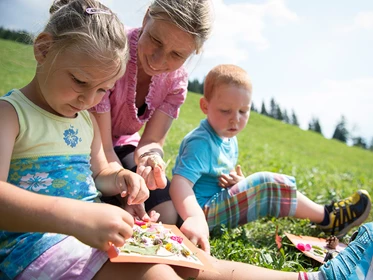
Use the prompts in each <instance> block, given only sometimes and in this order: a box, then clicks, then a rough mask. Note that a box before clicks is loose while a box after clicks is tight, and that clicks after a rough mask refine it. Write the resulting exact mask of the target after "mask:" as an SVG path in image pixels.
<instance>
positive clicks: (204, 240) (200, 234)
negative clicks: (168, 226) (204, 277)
mask: <svg viewBox="0 0 373 280" xmlns="http://www.w3.org/2000/svg"><path fill="white" fill-rule="evenodd" d="M180 230H181V232H182V233H184V234H185V236H186V237H187V238H188V239H189V240H190V241H191V242H192V243H193V244H195V245H197V246H200V247H201V249H202V250H203V251H205V252H206V253H208V254H210V243H209V236H210V232H209V228H208V225H207V222H206V219H205V217H204V216H201V217H200V216H195V217H189V218H187V219H186V220H185V221H184V223H183V224H182V226H181V227H180Z"/></svg>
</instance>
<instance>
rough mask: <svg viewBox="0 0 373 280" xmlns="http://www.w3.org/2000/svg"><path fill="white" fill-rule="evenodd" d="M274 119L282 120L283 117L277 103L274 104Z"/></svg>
mask: <svg viewBox="0 0 373 280" xmlns="http://www.w3.org/2000/svg"><path fill="white" fill-rule="evenodd" d="M275 119H277V120H280V121H282V120H283V119H284V117H283V115H282V112H281V109H280V106H279V105H278V104H277V105H276V115H275Z"/></svg>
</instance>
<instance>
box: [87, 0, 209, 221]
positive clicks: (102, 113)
mask: <svg viewBox="0 0 373 280" xmlns="http://www.w3.org/2000/svg"><path fill="white" fill-rule="evenodd" d="M212 21H213V20H212V7H211V1H210V0H185V1H175V0H152V1H150V5H149V8H148V10H147V12H146V14H145V15H144V19H143V23H142V26H141V27H139V28H128V29H127V36H128V41H129V46H130V59H129V62H128V66H127V70H126V73H125V74H124V75H123V77H122V78H121V79H120V80H118V82H117V83H116V85H115V87H114V88H113V89H112V90H111V91H110V94H108V95H105V97H104V98H103V99H102V101H101V102H100V103H99V104H98V105H97V106H96V107H94V108H93V109H92V111H93V112H94V115H95V117H96V119H97V122H98V124H99V127H100V131H101V132H102V135H101V136H102V142H103V146H104V151H105V154H106V157H107V159H108V161H109V162H110V163H111V164H113V165H114V166H116V167H117V168H121V167H122V166H123V167H124V168H127V169H130V170H132V171H135V172H136V171H137V172H138V174H141V176H142V177H143V178H144V179H145V181H146V184H147V186H148V188H149V189H150V190H151V191H150V197H149V199H148V200H147V201H146V202H145V206H146V210H147V211H148V212H149V211H151V210H155V211H156V212H158V213H160V220H161V221H162V222H164V223H168V224H175V223H176V219H177V213H176V211H175V209H174V207H173V204H172V201H171V198H170V196H169V193H168V192H169V182H168V181H166V175H165V172H164V170H163V169H161V168H158V167H156V166H154V161H153V160H152V158H153V159H156V160H157V162H160V163H161V165H164V162H163V159H162V158H163V149H162V146H163V144H164V142H165V139H166V135H167V132H168V130H169V128H170V126H171V124H172V121H173V119H175V118H176V117H177V116H178V114H179V109H180V106H181V105H182V104H183V103H184V101H185V98H186V94H187V86H188V73H187V72H186V70H185V69H184V67H183V65H184V62H185V61H186V60H187V59H188V58H189V57H190V56H192V55H193V54H194V53H197V54H198V53H200V52H201V51H202V47H203V44H204V42H205V41H206V40H207V39H208V37H209V35H210V32H211V28H212ZM143 126H145V128H144V131H143V133H142V135H141V138H140V135H139V133H138V131H139V130H140V129H141V128H142V127H143ZM105 199H106V198H105ZM111 201H113V203H115V202H118V201H116V200H115V199H114V200H111ZM125 207H126V209H127V210H129V209H128V207H127V205H125ZM132 208H133V207H132ZM141 210H142V209H137V212H136V213H137V215H138V216H139V217H144V215H145V212H143V211H142V212H141ZM139 211H140V212H139ZM150 213H151V214H155V212H150ZM151 217H152V218H153V220H156V219H157V218H158V216H155V217H154V216H152V215H151Z"/></svg>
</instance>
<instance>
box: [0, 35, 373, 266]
mask: <svg viewBox="0 0 373 280" xmlns="http://www.w3.org/2000/svg"><path fill="white" fill-rule="evenodd" d="M34 71H35V61H34V59H33V49H32V47H31V46H27V45H23V44H18V43H14V42H12V41H5V40H0V95H2V94H5V93H6V92H7V91H9V90H10V89H12V88H19V87H22V86H24V85H26V84H27V83H28V82H29V81H30V80H31V79H32V78H33V75H34ZM200 98H201V95H200V94H196V93H192V92H189V93H188V97H187V100H186V102H185V104H184V105H183V106H182V108H181V112H180V116H179V118H178V119H177V120H175V121H174V123H173V125H172V127H171V130H170V132H169V134H168V137H167V140H166V144H165V147H164V149H165V160H166V161H167V160H168V159H170V160H171V163H170V164H169V167H168V169H167V173H168V176H169V177H170V178H171V170H172V166H173V165H174V162H175V158H176V156H177V153H178V149H179V145H180V142H181V140H182V138H183V136H185V135H186V134H187V133H188V132H189V131H190V130H192V129H193V128H195V127H196V126H197V125H198V124H199V122H200V120H201V119H203V118H204V115H203V114H202V113H201V110H200V109H199V99H200ZM255 98H256V96H255V92H254V102H255ZM256 103H257V104H259V103H258V102H256ZM238 140H239V147H240V155H239V164H240V165H241V166H242V169H243V171H244V174H245V175H249V174H251V173H254V172H258V171H272V172H278V173H285V174H289V175H292V176H295V178H296V181H297V185H298V189H299V190H300V191H301V192H303V193H304V194H306V195H307V196H308V197H309V198H311V199H312V200H314V201H316V202H318V203H322V204H324V203H330V202H331V200H332V199H340V198H344V197H346V196H348V195H350V194H352V193H353V192H355V191H356V190H357V189H360V188H364V189H366V190H368V191H369V192H370V194H371V195H373V168H372V167H373V153H372V152H370V151H367V150H363V149H360V148H356V147H350V146H347V145H345V144H344V143H341V142H339V141H336V140H329V139H325V138H324V137H323V136H322V135H320V134H318V133H315V132H312V131H303V130H301V129H300V128H298V127H296V126H293V125H289V124H285V123H283V122H280V121H278V120H275V119H272V118H270V117H266V116H264V115H260V114H257V113H255V112H252V113H251V116H250V120H249V124H248V126H247V127H246V128H245V129H244V131H243V132H241V134H240V135H239V136H238ZM213 156H215V155H211V157H213ZM372 217H373V216H372V214H371V215H370V216H369V218H368V220H367V221H373V219H372ZM276 228H278V229H279V235H282V237H283V238H285V237H284V234H283V232H285V231H288V232H291V233H294V234H302V235H314V236H317V235H318V234H322V233H320V231H318V230H317V229H315V228H314V227H312V226H310V224H309V222H308V221H302V220H296V219H277V220H276V219H271V218H269V219H262V220H259V221H257V222H253V223H249V224H248V225H245V226H243V227H240V228H238V229H237V230H233V231H225V233H224V235H223V237H219V236H216V237H214V236H212V238H211V245H212V253H213V255H215V256H217V257H218V258H222V259H231V260H237V261H241V262H249V263H252V264H256V265H260V266H265V267H268V268H275V269H283V270H288V271H298V270H299V269H300V267H299V262H301V265H302V266H301V269H303V270H306V269H307V270H310V269H314V268H313V267H314V266H313V264H312V263H311V262H310V261H309V259H307V258H306V257H304V256H301V257H300V256H299V255H301V253H299V251H297V250H296V249H294V247H293V246H291V245H289V244H290V243H289V241H286V239H284V240H285V241H284V242H283V245H284V247H283V248H285V249H284V250H283V249H281V250H282V251H281V252H282V253H281V254H279V251H278V249H277V247H276V245H275V242H274V234H275V231H276ZM272 260H276V261H272ZM277 260H278V261H277ZM315 269H317V268H315Z"/></svg>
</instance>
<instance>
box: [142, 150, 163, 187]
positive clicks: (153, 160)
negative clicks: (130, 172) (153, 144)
mask: <svg viewBox="0 0 373 280" xmlns="http://www.w3.org/2000/svg"><path fill="white" fill-rule="evenodd" d="M165 169H166V164H165V162H164V161H163V159H162V157H161V156H160V155H159V154H157V153H148V154H147V155H146V156H143V157H141V158H140V159H139V164H138V165H137V171H136V173H137V174H139V175H140V176H141V177H143V178H144V180H145V183H146V185H147V187H148V188H149V190H156V189H164V188H165V187H166V184H167V179H166V173H165Z"/></svg>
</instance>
